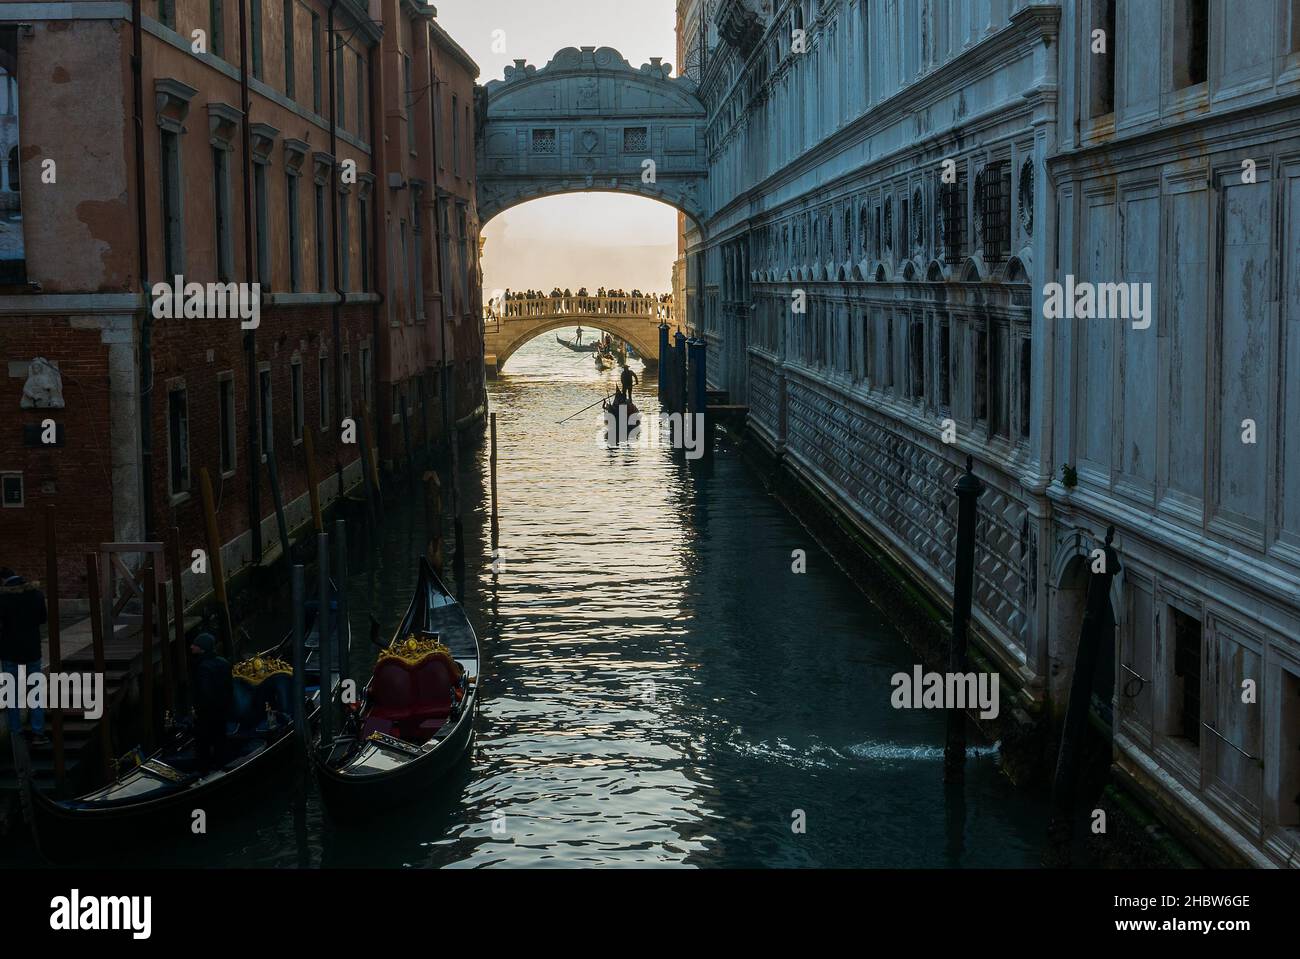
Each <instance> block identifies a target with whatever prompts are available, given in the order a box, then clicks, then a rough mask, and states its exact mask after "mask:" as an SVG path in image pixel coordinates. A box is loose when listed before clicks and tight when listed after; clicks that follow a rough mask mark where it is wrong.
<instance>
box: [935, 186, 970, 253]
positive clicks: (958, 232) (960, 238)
mask: <svg viewBox="0 0 1300 959" xmlns="http://www.w3.org/2000/svg"><path fill="white" fill-rule="evenodd" d="M939 208H940V210H941V211H942V214H941V216H942V221H941V225H942V240H943V243H942V246H943V256H944V259H945V260H946V261H947V262H949V263H956V262H957V261H959V260H960V259H961V255H962V250H963V249H964V248H965V245H966V242H965V241H966V177H965V175H958V178H957V182H956V183H941V184H940V185H939Z"/></svg>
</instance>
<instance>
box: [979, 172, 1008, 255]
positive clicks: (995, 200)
mask: <svg viewBox="0 0 1300 959" xmlns="http://www.w3.org/2000/svg"><path fill="white" fill-rule="evenodd" d="M976 185H977V187H978V189H979V194H980V196H979V203H980V221H981V224H980V225H981V227H982V229H981V232H982V234H983V239H984V261H985V262H986V263H1000V262H1002V261H1003V260H1004V259H1006V257H1007V254H1008V253H1009V252H1010V249H1011V165H1010V163H1008V162H1007V161H1006V160H1002V161H999V162H997V163H990V164H989V165H988V166H986V167H985V168H984V169H983V171H981V172H980V175H979V177H978V178H977V182H976Z"/></svg>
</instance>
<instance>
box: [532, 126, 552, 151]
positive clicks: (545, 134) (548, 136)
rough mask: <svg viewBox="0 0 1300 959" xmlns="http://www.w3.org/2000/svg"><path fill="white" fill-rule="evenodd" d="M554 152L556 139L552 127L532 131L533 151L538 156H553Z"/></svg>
mask: <svg viewBox="0 0 1300 959" xmlns="http://www.w3.org/2000/svg"><path fill="white" fill-rule="evenodd" d="M556 152H557V141H556V138H555V128H554V127H549V128H546V129H541V130H534V131H533V153H535V154H537V155H539V156H553V155H554V154H555V153H556Z"/></svg>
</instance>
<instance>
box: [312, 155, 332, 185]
mask: <svg viewBox="0 0 1300 959" xmlns="http://www.w3.org/2000/svg"><path fill="white" fill-rule="evenodd" d="M311 168H312V178H313V179H314V180H315V181H316V183H317V184H318V185H320V186H325V185H326V184H327V183H329V181H330V175H331V173H332V172H333V170H334V154H332V153H325V152H323V151H321V150H317V151H316V152H315V153H313V154H312V155H311Z"/></svg>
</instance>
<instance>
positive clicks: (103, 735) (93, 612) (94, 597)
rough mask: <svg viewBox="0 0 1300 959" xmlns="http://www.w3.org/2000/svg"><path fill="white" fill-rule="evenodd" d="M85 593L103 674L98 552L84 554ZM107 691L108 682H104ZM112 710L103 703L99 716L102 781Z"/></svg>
mask: <svg viewBox="0 0 1300 959" xmlns="http://www.w3.org/2000/svg"><path fill="white" fill-rule="evenodd" d="M86 595H87V597H88V599H89V602H90V641H91V648H92V651H93V653H94V657H95V673H96V674H97V675H99V676H103V675H104V672H105V668H104V607H103V605H102V603H101V602H100V595H99V554H98V553H93V552H91V553H87V554H86ZM104 687H105V691H107V688H108V683H107V681H105V683H104ZM111 715H112V711H111V710H110V709H109V705H108V703H104V715H102V716H101V717H100V718H99V763H100V772H101V773H102V774H103V777H104V782H108V781H109V780H110V779H112V778H113V760H114V759H115V758H116V757H114V755H113V735H112V730H111V729H109V725H108V723H109V717H110V716H111Z"/></svg>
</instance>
